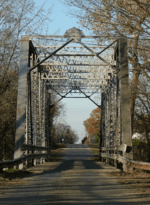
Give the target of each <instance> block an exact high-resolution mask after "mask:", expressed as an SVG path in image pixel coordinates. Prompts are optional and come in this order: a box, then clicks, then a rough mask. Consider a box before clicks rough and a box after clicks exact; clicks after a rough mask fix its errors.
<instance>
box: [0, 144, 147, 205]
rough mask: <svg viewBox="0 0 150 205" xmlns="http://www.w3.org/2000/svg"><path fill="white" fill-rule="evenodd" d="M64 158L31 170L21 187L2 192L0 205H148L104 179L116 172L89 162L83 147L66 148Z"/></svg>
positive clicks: (110, 180) (126, 190)
mask: <svg viewBox="0 0 150 205" xmlns="http://www.w3.org/2000/svg"><path fill="white" fill-rule="evenodd" d="M63 154H64V156H65V157H64V160H62V161H56V162H55V161H54V162H47V163H45V164H43V165H39V166H36V167H33V168H31V169H30V170H32V171H34V172H35V174H33V175H29V176H28V177H26V178H24V179H23V182H24V184H23V185H19V186H12V187H10V188H7V189H4V190H3V193H2V194H1V195H0V205H4V204H5V205H10V204H12V205H13V204H14V205H18V204H21V205H24V204H29V205H30V204H35V205H38V204H41V205H42V204H44V205H46V204H59V205H63V204H67V205H68V204H71V205H75V204H82V205H84V204H86V205H88V204H90V205H93V204H94V205H98V204H104V205H107V204H109V205H120V204H121V205H133V204H136V205H138V204H150V201H147V200H145V198H141V197H140V195H136V194H135V193H132V192H131V190H128V189H126V188H125V186H124V185H121V184H119V183H118V182H117V180H116V179H115V178H113V177H109V176H107V174H106V172H107V173H108V172H111V171H115V170H116V169H115V168H114V167H111V166H109V165H106V164H104V163H102V162H94V161H92V160H91V159H92V157H93V153H92V151H91V150H90V149H89V148H88V147H87V146H86V145H69V146H68V148H65V149H64V150H63Z"/></svg>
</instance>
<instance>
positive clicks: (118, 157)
mask: <svg viewBox="0 0 150 205" xmlns="http://www.w3.org/2000/svg"><path fill="white" fill-rule="evenodd" d="M127 148H128V146H127V145H126V144H123V145H119V146H110V147H100V154H99V156H100V157H101V159H102V161H105V162H107V163H108V164H109V159H110V160H113V161H114V165H117V163H122V164H125V165H126V166H127V167H132V168H135V169H140V170H146V171H150V163H148V162H140V161H134V160H131V159H127V158H125V157H123V156H122V155H123V154H122V153H123V152H124V153H125V152H127ZM109 152H114V153H109ZM115 152H116V153H115Z"/></svg>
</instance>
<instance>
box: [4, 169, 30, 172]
mask: <svg viewBox="0 0 150 205" xmlns="http://www.w3.org/2000/svg"><path fill="white" fill-rule="evenodd" d="M18 171H20V170H19V169H7V170H5V172H8V173H14V172H18ZM26 172H29V170H26Z"/></svg>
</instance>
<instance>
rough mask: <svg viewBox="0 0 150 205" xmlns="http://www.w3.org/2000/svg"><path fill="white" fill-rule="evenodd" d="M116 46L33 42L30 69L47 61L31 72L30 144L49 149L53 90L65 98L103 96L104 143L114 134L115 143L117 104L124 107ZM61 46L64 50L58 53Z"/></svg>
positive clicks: (109, 43)
mask: <svg viewBox="0 0 150 205" xmlns="http://www.w3.org/2000/svg"><path fill="white" fill-rule="evenodd" d="M116 43H117V42H116V41H114V40H111V42H107V44H106V45H103V46H97V45H94V46H93V45H92V46H91V45H90V46H89V45H87V43H81V41H78V42H77V41H76V42H73V43H70V44H69V45H66V46H64V47H63V46H62V45H59V46H58V45H57V46H53V45H41V42H39V41H38V40H36V39H31V41H30V48H32V49H31V52H30V68H33V67H34V66H35V65H37V64H38V63H40V62H42V61H43V62H42V63H40V65H39V66H37V67H36V66H35V68H34V69H33V70H32V71H31V72H30V77H29V78H30V80H29V81H30V82H28V85H29V84H30V85H31V88H30V89H28V114H27V116H28V117H27V123H26V125H27V129H26V130H27V132H26V135H27V141H28V142H27V143H28V144H33V145H39V146H49V128H48V127H49V119H48V114H49V113H48V110H49V107H50V103H51V102H50V92H49V91H50V90H53V91H55V92H56V93H57V94H59V95H60V96H62V98H63V97H64V96H65V97H66V96H67V95H68V94H70V93H71V94H74V93H78V94H81V93H82V94H84V96H85V97H87V96H88V97H89V96H91V95H93V94H95V93H102V96H103V102H105V103H103V104H104V105H105V106H104V109H103V110H102V112H103V116H105V120H103V122H104V123H103V129H102V130H103V138H104V139H105V140H103V141H104V144H105V146H106V145H107V140H106V139H108V137H109V136H108V133H110V131H111V136H110V137H111V141H112V142H111V143H112V144H113V142H114V140H113V139H114V135H115V132H114V128H115V126H116V114H115V112H116V110H115V109H116V103H117V102H116V101H118V104H120V101H119V99H120V98H118V99H117V100H116V93H117V91H116V90H117V80H116V79H117V72H116V61H115V60H114V49H115V47H116ZM111 44H112V46H111ZM60 46H62V48H61V49H60V50H59V51H58V52H57V53H54V51H56V50H57V49H59V47H60ZM53 53H54V54H53ZM51 54H53V55H51ZM49 55H51V57H49ZM45 59H46V60H45ZM30 85H29V87H30ZM118 90H119V89H118ZM93 102H94V101H93ZM30 104H31V106H30ZM119 110H120V109H119ZM45 111H46V112H45ZM109 117H111V119H112V122H111V126H110V127H108V123H107V122H108V120H109ZM103 119H104V118H103ZM31 121H32V123H31ZM119 123H120V118H119V120H118V125H120V124H119ZM31 125H32V126H31ZM31 129H32V131H31ZM119 139H120V138H119ZM120 143H121V141H120Z"/></svg>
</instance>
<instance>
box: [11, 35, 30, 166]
mask: <svg viewBox="0 0 150 205" xmlns="http://www.w3.org/2000/svg"><path fill="white" fill-rule="evenodd" d="M28 70H29V39H28V37H25V36H22V37H21V50H20V68H19V78H18V96H17V114H16V134H15V149H14V159H16V158H20V157H21V156H23V155H24V154H23V151H21V146H22V145H23V143H24V141H25V132H26V131H25V125H26V104H27V73H28ZM18 167H19V169H23V164H20V165H18Z"/></svg>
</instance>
